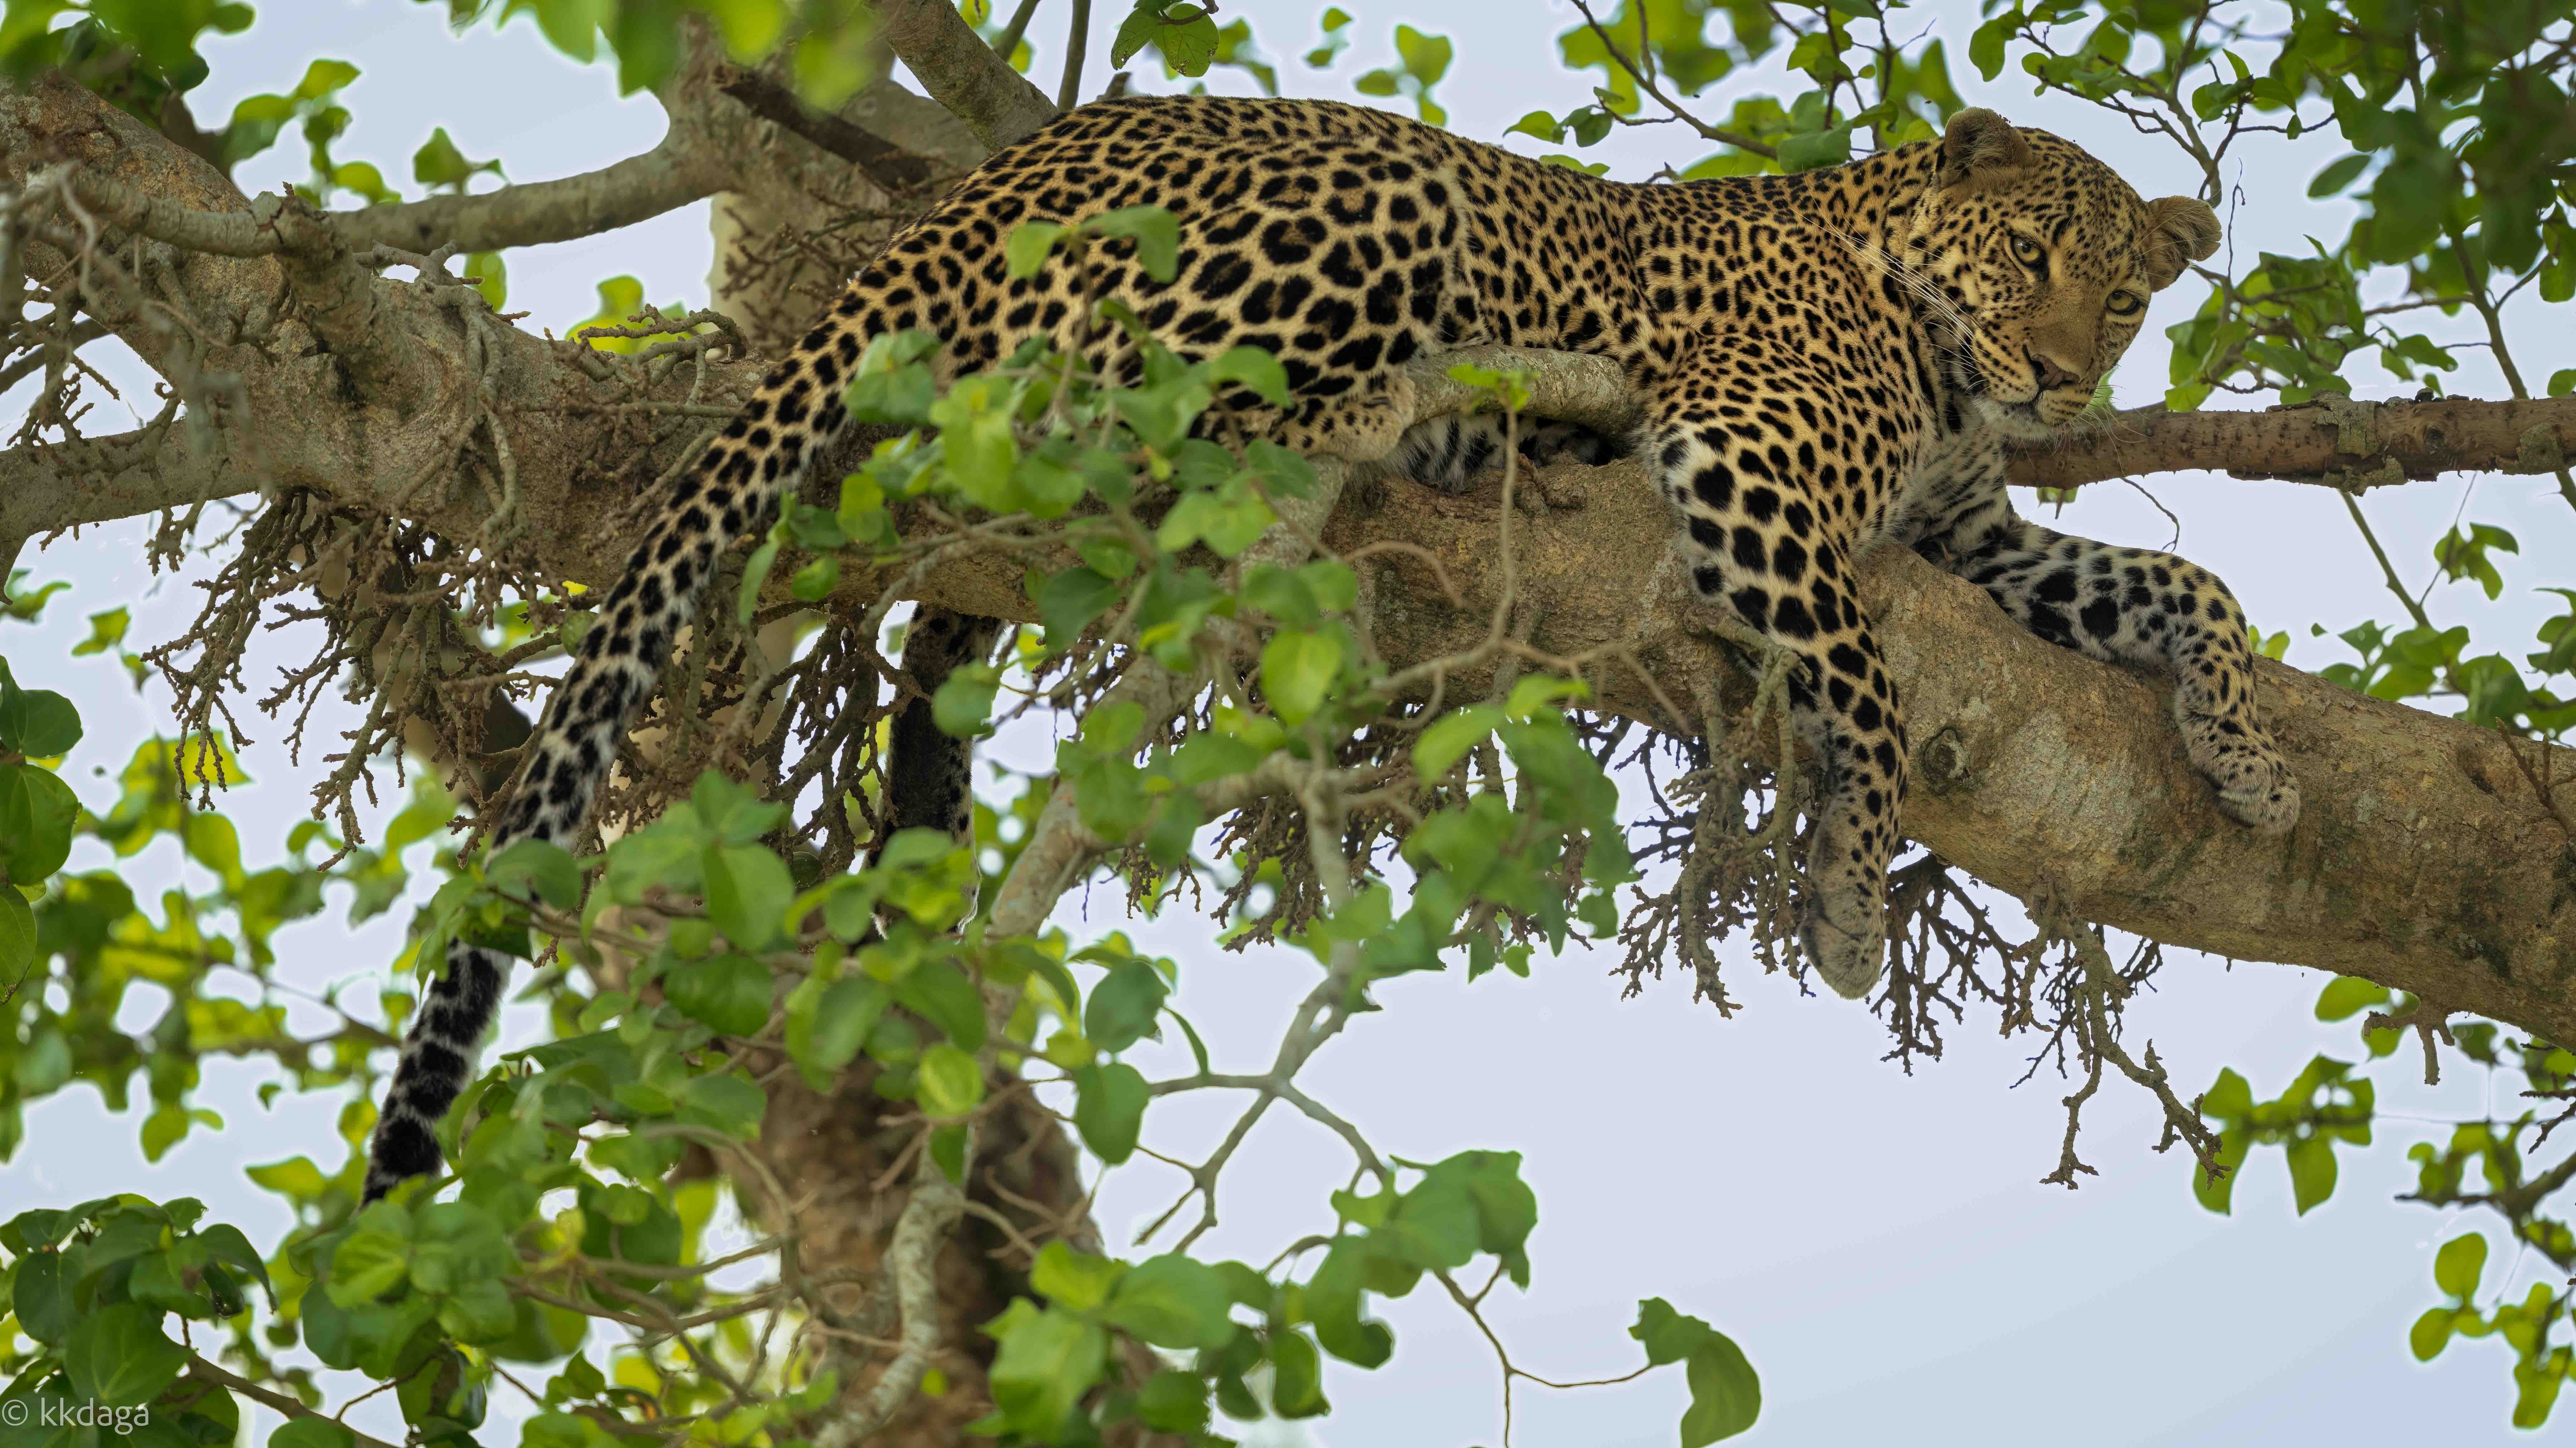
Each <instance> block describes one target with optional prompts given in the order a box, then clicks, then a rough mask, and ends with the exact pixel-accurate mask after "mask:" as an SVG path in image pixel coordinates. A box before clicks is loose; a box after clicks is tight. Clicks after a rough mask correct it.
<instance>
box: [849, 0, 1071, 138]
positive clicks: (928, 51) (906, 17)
mask: <svg viewBox="0 0 2576 1448" xmlns="http://www.w3.org/2000/svg"><path fill="white" fill-rule="evenodd" d="M877 35H878V37H879V38H880V39H882V40H884V41H885V43H886V44H887V45H888V46H890V47H892V48H893V50H894V53H895V54H897V55H899V56H901V57H903V63H904V64H905V65H908V66H910V67H912V73H913V75H914V76H916V77H918V78H919V79H920V81H921V84H922V88H923V89H925V90H927V91H929V92H930V97H931V99H933V100H935V101H937V102H939V103H940V104H941V105H943V106H946V107H947V108H948V109H949V110H951V111H953V112H955V113H956V115H957V118H958V119H959V120H962V121H964V122H965V123H966V125H967V127H968V128H969V129H971V130H972V131H974V133H975V138H976V139H977V140H980V141H982V142H983V143H984V144H985V145H986V146H988V147H990V148H991V149H993V150H996V151H998V150H1000V149H1002V148H1003V147H1004V146H1007V145H1009V144H1011V143H1012V142H1013V141H1016V140H1018V139H1019V138H1020V137H1022V136H1025V135H1027V134H1028V133H1029V132H1031V131H1034V130H1036V129H1037V128H1038V127H1040V126H1043V125H1045V124H1046V123H1047V122H1048V121H1050V120H1053V119H1054V118H1055V115H1056V106H1055V102H1053V101H1051V100H1048V99H1047V97H1046V93H1045V92H1044V91H1041V90H1039V89H1038V88H1037V87H1036V86H1035V85H1033V84H1031V83H1030V81H1029V78H1028V77H1027V76H1024V75H1022V74H1020V73H1019V72H1018V71H1016V70H1013V69H1011V63H1010V62H1009V61H1007V60H1005V59H1003V58H1002V57H1001V56H1000V55H997V54H995V53H994V50H993V47H991V46H989V45H986V44H985V43H984V37H982V36H980V35H977V34H976V33H975V27H973V26H971V25H969V24H967V23H966V17H964V16H962V15H960V14H958V13H957V7H956V6H955V5H953V4H950V3H949V0H877Z"/></svg>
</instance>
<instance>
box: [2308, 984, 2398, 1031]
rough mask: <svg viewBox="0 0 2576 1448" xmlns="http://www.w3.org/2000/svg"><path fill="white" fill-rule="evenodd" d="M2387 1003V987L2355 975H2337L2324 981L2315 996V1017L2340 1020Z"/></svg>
mask: <svg viewBox="0 0 2576 1448" xmlns="http://www.w3.org/2000/svg"><path fill="white" fill-rule="evenodd" d="M2386 1004H2388V989H2387V987H2385V986H2378V985H2373V984H2371V983H2370V982H2369V981H2366V980H2363V979H2362V978H2361V977H2359V976H2357V975H2343V976H2337V977H2335V978H2334V979H2333V980H2331V981H2328V982H2327V983H2326V988H2325V991H2324V992H2323V993H2322V994H2320V995H2319V996H2318V997H2317V1019H2318V1020H2321V1021H2340V1020H2343V1019H2345V1018H2347V1017H2350V1016H2355V1015H2358V1014H2360V1013H2361V1012H2363V1011H2365V1010H2368V1009H2370V1008H2371V1007H2372V1006H2384V1005H2386Z"/></svg>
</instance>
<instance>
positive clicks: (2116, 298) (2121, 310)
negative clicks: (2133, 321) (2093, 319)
mask: <svg viewBox="0 0 2576 1448" xmlns="http://www.w3.org/2000/svg"><path fill="white" fill-rule="evenodd" d="M2107 305H2108V307H2109V310H2110V313H2111V315H2112V316H2115V317H2134V316H2136V315H2137V314H2138V313H2139V312H2141V311H2143V310H2144V309H2145V308H2146V303H2144V302H2142V301H2140V300H2138V294H2137V293H2136V292H2113V293H2112V294H2111V300H2110V302H2109V303H2108V304H2107Z"/></svg>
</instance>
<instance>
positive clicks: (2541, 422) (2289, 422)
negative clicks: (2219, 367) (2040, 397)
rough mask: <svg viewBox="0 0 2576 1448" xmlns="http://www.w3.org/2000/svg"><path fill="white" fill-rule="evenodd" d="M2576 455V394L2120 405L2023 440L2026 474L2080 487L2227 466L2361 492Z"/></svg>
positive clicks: (2027, 479)
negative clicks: (2063, 436)
mask: <svg viewBox="0 0 2576 1448" xmlns="http://www.w3.org/2000/svg"><path fill="white" fill-rule="evenodd" d="M2570 456H2576V397H2550V398H2538V399H2534V400H2531V401H2527V402H2485V401H2480V400H2478V399H2475V398H2466V397H2445V398H2441V399H2439V400H2436V401H2429V402H2354V401H2352V400H2351V399H2349V398H2345V397H2341V396H2329V397H2327V398H2324V399H2322V400H2320V401H2318V402H2313V403H2307V404H2303V405H2301V406H2298V407H2275V408H2272V409H2269V410H2268V411H2264V412H2167V411H2165V410H2164V409H2163V408H2160V407H2145V408H2139V409H2136V410H2135V411H2131V412H2123V413H2119V414H2116V415H2115V416H2114V417H2113V418H2111V419H2110V420H2109V421H2108V422H2106V423H2105V424H2103V425H2102V426H2101V427H2099V428H2098V429H2086V430H2084V431H2081V432H2079V433H2077V434H2076V435H2075V436H2073V437H2071V438H2069V439H2068V440H2067V441H2065V442H2063V443H2060V444H2057V445H2055V446H2049V445H2045V444H2040V445H2033V446H2030V447H2025V448H2018V449H2016V450H2015V452H2014V456H2013V461H2012V477H2013V481H2014V482H2016V483H2025V484H2028V485H2030V486H2032V487H2039V488H2072V487H2077V486H2080V485H2082V484H2084V483H2097V482H2102V481H2104V480H2106V479H2110V478H2126V477H2137V476H2140V475H2143V474H2146V473H2170V472H2179V471H2183V470H2185V469H2189V468H2216V469H2219V470H2222V471H2224V472H2226V473H2227V474H2228V475H2230V476H2231V477H2239V478H2278V479H2281V480H2283V481H2286V482H2294V483H2323V484H2325V485H2327V486H2328V487H2336V488H2346V489H2352V490H2355V491H2358V490H2360V489H2364V488H2377V487H2385V486H2388V485H2390V484H2393V483H2403V482H2406V481H2408V480H2409V479H2426V478H2436V477H2440V476H2441V475H2442V474H2444V473H2547V472H2555V471H2557V470H2558V469H2559V468H2562V467H2565V466H2566V465H2567V459H2568V458H2569V457H2570Z"/></svg>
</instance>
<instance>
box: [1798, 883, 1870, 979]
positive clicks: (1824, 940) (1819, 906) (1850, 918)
mask: <svg viewBox="0 0 2576 1448" xmlns="http://www.w3.org/2000/svg"><path fill="white" fill-rule="evenodd" d="M1803 916H1804V918H1803V919H1801V920H1800V921H1799V923H1798V948H1799V950H1800V951H1801V952H1802V953H1804V954H1805V956H1806V957H1807V963H1808V964H1809V965H1811V966H1813V967H1815V972H1816V974H1817V975H1818V976H1819V977H1821V978H1822V979H1823V980H1824V983H1825V984H1826V985H1828V986H1831V987H1832V988H1833V992H1834V994H1836V995H1838V996H1841V997H1842V998H1843V999H1845V1000H1850V1001H1856V1000H1860V999H1861V998H1863V997H1865V996H1867V995H1868V994H1869V993H1870V992H1871V991H1872V990H1875V989H1877V987H1878V978H1879V976H1881V975H1882V974H1884V973H1885V972H1886V969H1887V907H1886V905H1885V904H1884V903H1883V902H1881V901H1880V900H1878V899H1876V898H1874V897H1873V896H1871V895H1870V894H1868V893H1867V892H1865V891H1860V890H1831V891H1822V892H1819V893H1816V894H1813V895H1810V896H1809V897H1808V899H1807V902H1806V909H1805V911H1804V912H1803Z"/></svg>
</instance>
